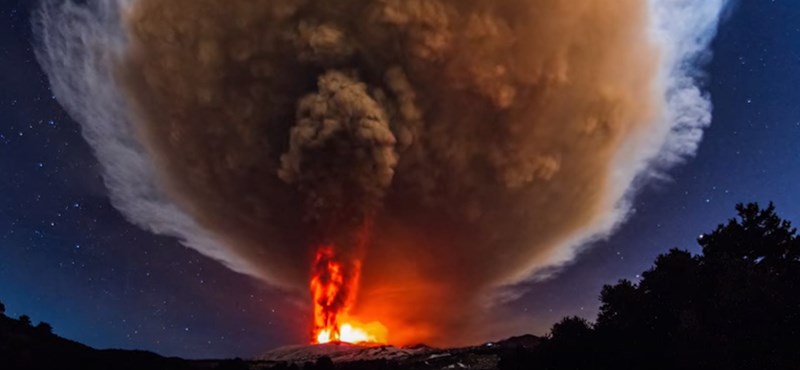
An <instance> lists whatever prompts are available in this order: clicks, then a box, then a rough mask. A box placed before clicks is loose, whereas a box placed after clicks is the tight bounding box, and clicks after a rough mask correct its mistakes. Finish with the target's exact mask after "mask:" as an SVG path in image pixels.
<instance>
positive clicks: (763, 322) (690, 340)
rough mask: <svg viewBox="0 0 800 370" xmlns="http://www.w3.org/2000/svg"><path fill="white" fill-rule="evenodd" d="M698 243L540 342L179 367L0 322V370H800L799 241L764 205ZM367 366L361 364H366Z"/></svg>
mask: <svg viewBox="0 0 800 370" xmlns="http://www.w3.org/2000/svg"><path fill="white" fill-rule="evenodd" d="M736 210H737V212H738V217H737V218H734V219H731V220H729V221H728V222H727V223H726V224H723V225H720V226H718V227H717V228H716V229H715V230H714V231H712V232H710V233H708V234H703V235H701V237H700V238H699V239H698V243H699V245H700V247H701V253H700V254H699V255H692V254H691V253H689V252H687V251H684V250H678V249H673V250H670V251H669V252H668V253H665V254H662V255H660V256H659V257H658V258H656V261H655V263H654V265H653V267H652V268H650V269H649V270H647V271H645V272H644V273H643V274H642V275H641V280H640V281H638V282H635V283H634V282H631V281H628V280H621V281H619V282H618V283H617V284H615V285H607V286H605V287H604V288H603V290H602V292H601V294H600V302H601V306H600V311H599V314H598V316H597V318H596V320H595V322H593V323H592V322H589V321H587V320H586V319H583V318H579V317H568V318H564V319H563V320H561V321H560V322H559V323H557V324H555V325H554V326H553V328H552V329H551V331H550V333H549V335H547V336H546V337H545V338H538V337H535V336H530V335H526V336H521V337H515V338H509V339H508V340H505V341H500V342H497V343H488V344H484V345H481V346H476V347H467V348H458V349H433V348H430V347H424V346H422V347H420V346H415V347H409V348H407V349H399V351H402V350H407V351H408V352H409V353H411V355H409V356H405V357H387V358H377V359H376V358H374V357H375V356H374V354H375V353H376V351H378V352H379V351H381V350H387V353H388V352H391V353H394V354H395V355H396V354H397V352H398V351H397V350H392V351H388V349H386V348H383V349H381V348H376V349H374V350H369V351H366V352H367V353H370V354H371V355H370V356H372V357H369V359H362V358H359V357H358V356H354V357H348V356H344V357H339V358H336V357H334V360H335V361H334V360H332V359H331V357H327V356H320V357H318V358H316V360H314V361H311V360H312V359H311V358H309V357H308V356H302V357H298V359H297V360H296V361H294V360H292V358H291V357H288V358H283V359H281V360H280V361H270V360H261V361H251V362H246V361H242V360H225V361H186V360H182V359H177V358H164V357H161V356H158V355H156V354H153V353H150V352H143V351H119V350H95V349H92V348H90V347H87V346H84V345H82V344H79V343H76V342H73V341H70V340H67V339H64V338H60V337H58V336H56V335H53V334H52V332H51V328H50V326H49V325H47V324H43V323H42V324H39V325H37V326H36V327H34V326H32V325H31V322H30V318H28V317H27V316H21V317H20V318H19V319H12V318H9V317H6V316H4V307H3V306H2V304H0V369H3V370H5V369H9V370H28V369H31V370H34V369H36V370H38V369H82V370H94V369H98V370H100V369H103V370H112V369H122V370H128V369H130V370H134V369H137V370H138V369H153V370H158V369H165V370H173V369H174V370H183V369H185V370H189V369H219V370H224V369H228V370H243V369H275V370H283V369H293V370H300V369H303V370H331V369H340V370H378V369H381V370H382V369H420V370H423V369H425V370H429V369H459V368H470V369H486V370H489V369H500V370H517V369H519V370H522V369H525V370H529V369H531V370H535V369H542V370H561V369H564V370H566V369H570V370H582V369H597V370H606V369H607V370H612V369H613V370H627V369H631V370H633V369H639V370H642V369H646V370H661V369H664V370H666V369H670V370H672V369H687V370H693V369H698V370H699V369H726V370H731V369H800V350H798V348H800V238H798V236H797V233H796V230H795V229H794V228H793V227H792V225H791V223H790V222H788V221H785V220H783V219H781V218H780V217H778V216H777V215H776V214H775V208H774V206H773V205H772V204H770V205H769V206H768V207H766V208H761V207H759V205H758V204H755V203H753V204H748V205H738V206H737V207H736ZM365 358H366V357H365Z"/></svg>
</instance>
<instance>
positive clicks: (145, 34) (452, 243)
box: [34, 0, 725, 345]
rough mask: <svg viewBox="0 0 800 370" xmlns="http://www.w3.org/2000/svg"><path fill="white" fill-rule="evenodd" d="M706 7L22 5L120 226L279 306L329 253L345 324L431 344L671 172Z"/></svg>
mask: <svg viewBox="0 0 800 370" xmlns="http://www.w3.org/2000/svg"><path fill="white" fill-rule="evenodd" d="M724 6H725V1H724V0H703V1H690V0H649V1H646V0H617V1H605V0H576V1H561V0H497V1H480V0H348V1H324V0H271V1H255V0H226V1H222V0H170V1H163V0H94V1H71V0H45V1H43V2H42V5H41V7H40V10H39V12H38V14H37V17H36V19H35V21H34V30H35V34H36V36H37V43H36V50H37V55H38V58H39V61H40V63H41V64H42V66H43V67H44V69H45V71H46V72H47V74H48V76H49V78H50V82H51V84H52V87H53V91H54V92H55V95H56V97H57V98H58V100H59V101H60V102H61V103H62V104H63V105H64V107H65V108H66V109H67V110H68V111H69V113H70V114H71V116H72V117H73V118H75V119H76V120H77V121H78V122H80V123H81V125H82V128H83V134H84V137H85V138H86V140H87V142H88V143H89V144H90V145H91V146H92V147H93V149H94V152H95V154H96V156H97V158H98V160H99V162H100V164H101V165H102V168H103V169H104V178H105V183H106V186H107V187H108V189H109V192H110V196H111V200H112V202H113V204H114V205H115V207H116V208H118V209H119V210H120V211H121V212H122V213H123V214H124V215H125V216H126V217H127V218H128V220H130V221H131V222H133V223H135V224H137V225H139V226H141V227H143V228H145V229H148V230H151V231H152V232H155V233H159V234H164V235H170V236H174V237H177V238H179V239H180V240H182V241H183V243H184V244H186V245H187V246H189V247H191V248H194V249H196V250H197V251H199V252H201V253H203V254H205V255H207V256H209V257H211V258H214V259H216V260H218V261H220V262H221V263H224V264H225V265H227V266H228V267H230V268H231V269H233V270H235V271H237V272H240V273H244V274H248V275H251V276H254V277H257V278H259V279H262V280H264V281H265V282H267V283H269V284H273V285H275V286H279V287H282V288H284V289H286V290H287V291H289V292H303V293H302V294H307V293H305V291H306V289H307V287H308V282H309V267H310V264H311V261H312V260H313V254H314V250H313V248H311V247H310V246H314V245H319V244H320V243H326V242H334V243H335V244H336V245H337V246H341V249H340V250H338V251H337V253H339V254H341V255H343V256H345V258H356V259H358V260H359V261H361V262H362V264H361V271H360V275H361V284H360V286H359V287H358V289H359V296H358V302H357V304H356V306H355V310H356V312H353V314H355V315H361V316H362V318H363V319H365V320H372V319H380V320H381V321H383V322H384V324H386V326H387V327H389V329H390V339H391V340H392V341H393V342H396V343H404V342H405V343H407V342H411V341H427V342H429V343H432V344H442V345H445V344H458V343H461V342H463V341H470V340H476V338H475V337H474V335H479V331H476V330H475V327H474V324H475V323H477V322H479V321H480V320H481V318H482V317H483V315H484V314H485V310H486V308H487V307H490V305H489V302H487V300H486V299H487V298H486V297H491V296H492V293H493V292H496V291H497V289H499V288H501V287H504V286H508V285H510V284H514V283H517V282H520V281H523V280H525V279H537V278H544V277H546V276H548V275H549V274H552V273H553V272H554V271H556V270H557V268H558V267H559V266H562V265H564V264H565V263H568V262H569V261H570V260H572V259H573V258H574V257H575V256H576V254H577V252H579V251H580V248H581V246H582V245H585V244H586V242H588V241H590V240H592V239H596V238H601V237H603V236H605V235H607V234H608V233H609V232H611V231H612V230H613V228H614V227H615V226H616V225H618V224H619V223H620V222H622V221H623V220H624V219H625V217H626V215H627V211H628V207H627V205H628V203H629V199H630V197H632V196H633V195H634V194H635V192H636V189H637V188H638V187H639V186H641V184H643V183H645V182H646V181H647V180H648V179H652V178H654V177H660V176H664V173H665V172H664V171H665V170H667V169H668V168H670V167H671V166H673V165H675V164H678V163H680V162H682V161H684V160H685V159H687V158H688V157H690V156H691V155H693V154H694V152H695V150H696V148H697V145H698V144H699V142H700V139H701V137H702V132H703V128H705V127H706V126H707V125H708V124H709V123H710V121H711V106H710V102H709V99H708V97H707V96H706V94H705V93H703V91H702V89H701V88H700V87H699V86H698V79H700V78H701V77H702V74H701V73H699V71H698V67H700V66H701V65H700V64H701V63H702V62H703V61H704V60H706V59H707V57H708V55H707V51H706V49H707V47H708V45H709V43H710V41H711V39H712V38H713V36H714V32H715V30H716V26H717V22H718V20H719V16H720V13H721V12H722V10H723V8H724ZM364 235H368V236H369V237H365V236H364Z"/></svg>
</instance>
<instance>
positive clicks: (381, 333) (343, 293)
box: [310, 245, 386, 344]
mask: <svg viewBox="0 0 800 370" xmlns="http://www.w3.org/2000/svg"><path fill="white" fill-rule="evenodd" d="M360 274H361V262H360V261H358V260H353V261H350V262H349V263H345V262H342V261H341V260H340V259H338V258H337V256H336V253H335V249H334V246H332V245H326V246H323V247H320V248H319V249H318V250H317V253H316V256H315V258H314V265H313V267H312V276H311V284H310V286H311V296H312V298H313V300H314V332H313V335H312V343H314V344H322V343H329V342H348V343H385V342H386V328H385V327H384V326H383V325H381V324H380V323H378V322H373V323H369V324H362V323H360V322H358V320H355V319H353V318H351V317H350V316H349V313H350V310H351V309H352V307H353V304H354V303H355V298H356V292H357V288H358V280H359V276H360Z"/></svg>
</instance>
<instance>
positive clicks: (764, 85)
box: [0, 0, 800, 357]
mask: <svg viewBox="0 0 800 370" xmlns="http://www.w3.org/2000/svg"><path fill="white" fill-rule="evenodd" d="M31 3H33V2H31V1H28V0H7V1H4V2H3V5H2V7H1V8H0V19H2V21H0V173H1V174H2V177H0V194H2V195H3V196H2V197H0V301H2V302H4V303H5V304H6V306H7V309H8V312H7V313H8V314H9V315H11V316H17V315H20V314H23V313H25V314H28V315H30V316H31V317H32V318H33V319H34V321H39V320H41V321H46V322H49V323H51V324H52V325H53V327H54V328H55V332H56V333H58V334H60V335H62V336H65V337H68V338H71V339H75V340H78V341H80V342H84V343H86V344H89V345H92V346H95V347H100V348H110V347H114V348H137V349H148V350H154V351H156V352H159V353H162V354H165V355H179V356H186V357H222V356H224V357H228V356H252V355H254V354H257V353H259V352H262V351H263V350H265V349H268V348H271V347H274V346H278V345H283V344H287V343H297V342H300V341H302V340H303V339H304V338H303V332H302V328H304V325H306V323H305V320H303V318H302V317H299V316H300V315H298V314H297V312H295V311H294V309H293V306H292V305H291V304H289V303H288V302H286V301H285V299H284V298H282V296H281V295H280V294H279V293H277V292H275V291H273V290H271V289H269V288H267V287H264V286H263V285H261V284H259V283H258V282H256V281H254V280H252V279H250V278H247V277H244V276H241V275H238V274H235V273H233V272H230V271H229V270H227V269H225V268H223V267H222V266H220V265H219V264H218V263H216V262H213V261H210V260H209V259H207V258H205V257H203V256H200V255H199V254H197V253H196V252H194V251H192V250H189V249H186V248H184V247H182V246H181V245H180V244H179V243H178V242H177V241H175V240H173V239H170V238H164V237H158V236H154V235H152V234H149V233H147V232H144V231H141V230H139V229H138V228H137V227H135V226H132V225H131V224H129V223H127V222H126V221H125V220H124V219H123V218H122V216H121V215H120V214H119V213H118V212H117V211H116V210H114V209H113V208H112V207H111V205H110V204H109V201H108V198H107V194H106V191H105V188H104V186H103V183H102V179H101V177H100V169H99V168H98V165H97V164H96V163H95V160H94V158H93V157H92V154H91V151H90V149H89V147H88V146H87V145H86V144H85V143H84V141H83V139H82V138H81V136H80V132H79V126H78V125H77V124H76V123H75V122H73V121H71V120H70V119H69V117H67V115H66V114H65V113H64V112H63V111H62V110H61V108H60V107H59V105H58V103H57V102H56V101H55V100H54V99H53V97H52V94H51V93H50V92H49V90H48V87H47V83H46V79H45V77H44V75H43V73H42V72H41V70H40V69H39V67H38V65H37V63H36V61H35V59H34V56H33V53H32V48H31V40H30V27H29V19H28V15H29V11H30V7H31V6H32V4H31ZM797 19H800V3H799V2H797V1H794V0H773V1H768V0H752V1H751V0H745V1H740V2H739V4H738V6H736V7H735V9H734V11H733V13H732V14H731V16H730V17H729V18H728V19H727V20H726V21H725V22H724V23H723V24H722V27H721V30H720V33H719V36H718V38H717V40H716V42H715V43H714V47H713V51H714V59H713V61H712V62H711V64H710V65H709V66H708V88H709V90H710V92H711V94H712V96H713V102H714V107H715V109H714V121H713V125H712V127H711V128H710V129H708V130H707V131H706V138H705V140H704V141H703V143H702V146H701V147H700V151H699V152H698V155H697V157H696V158H694V159H692V160H690V161H689V162H688V163H686V164H685V165H683V166H681V167H679V168H676V169H675V170H673V171H671V172H670V175H671V177H672V179H671V181H664V182H660V183H657V184H653V185H651V186H648V187H647V188H646V189H644V190H643V191H642V192H641V194H640V195H639V196H638V197H637V198H636V202H635V210H636V212H635V214H634V215H633V216H632V217H631V218H630V220H629V221H628V222H627V223H626V224H624V225H623V226H622V227H621V228H620V229H619V231H618V232H617V233H616V234H615V235H614V236H613V237H611V238H610V239H609V240H607V241H604V242H601V243H597V245H595V246H594V247H593V248H592V249H590V250H589V251H588V252H586V253H584V254H583V255H582V256H581V257H580V258H579V259H578V260H577V261H576V262H575V263H574V264H573V265H571V266H569V267H568V268H566V269H564V270H563V272H562V273H561V274H560V275H559V276H558V277H556V278H555V279H552V280H549V281H547V282H544V283H538V284H534V285H532V286H531V290H530V293H529V294H527V295H526V296H524V297H522V298H521V299H519V300H518V301H516V302H512V303H509V304H508V305H507V306H506V307H504V308H503V310H510V311H515V312H523V313H525V314H528V315H530V316H531V317H532V318H534V319H536V322H537V323H539V324H538V325H536V326H534V327H528V328H519V332H520V333H523V332H533V333H535V334H542V333H544V332H545V331H546V330H547V328H549V326H550V325H551V324H552V323H553V322H554V321H555V320H557V319H559V318H560V317H562V316H565V315H572V314H578V315H582V316H586V317H588V318H593V317H594V315H595V312H596V309H597V304H598V303H597V296H598V294H599V291H600V288H601V287H602V285H603V284H608V283H612V282H615V281H616V280H617V279H620V278H628V279H634V280H635V279H636V277H637V274H638V273H640V272H641V271H643V270H644V269H646V268H647V267H648V266H649V265H650V263H651V262H652V260H653V259H654V257H655V256H656V255H658V254H659V253H662V252H664V251H666V250H668V249H670V248H672V247H680V248H687V249H690V250H693V251H696V243H695V238H696V237H697V236H698V235H699V234H701V233H703V232H706V231H710V230H711V229H712V228H713V227H714V226H715V225H716V224H718V223H721V222H723V221H724V220H726V219H727V218H730V217H732V216H733V214H734V211H733V207H734V205H735V204H736V203H737V202H749V201H758V202H768V201H774V202H775V203H776V205H777V207H778V212H779V213H780V214H781V215H782V216H784V217H786V218H788V219H791V220H798V221H800V202H798V198H797V195H796V194H797V189H798V184H800V145H798V143H800V23H798V22H797ZM676 21H679V20H676Z"/></svg>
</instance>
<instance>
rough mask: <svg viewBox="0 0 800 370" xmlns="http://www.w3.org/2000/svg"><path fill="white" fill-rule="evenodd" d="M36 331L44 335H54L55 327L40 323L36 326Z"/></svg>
mask: <svg viewBox="0 0 800 370" xmlns="http://www.w3.org/2000/svg"><path fill="white" fill-rule="evenodd" d="M36 330H38V331H39V332H40V333H43V334H53V327H52V326H50V324H48V323H46V322H40V323H39V324H38V325H36Z"/></svg>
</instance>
